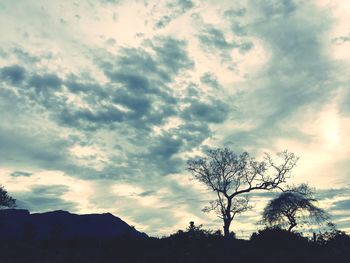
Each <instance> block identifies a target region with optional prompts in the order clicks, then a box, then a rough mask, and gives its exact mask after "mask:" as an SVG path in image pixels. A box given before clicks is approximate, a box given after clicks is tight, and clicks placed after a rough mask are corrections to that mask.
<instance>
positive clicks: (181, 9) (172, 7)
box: [155, 0, 194, 29]
mask: <svg viewBox="0 0 350 263" xmlns="http://www.w3.org/2000/svg"><path fill="white" fill-rule="evenodd" d="M166 6H167V8H168V12H167V14H166V15H163V16H162V17H161V18H160V19H159V20H158V21H157V22H156V24H155V28H156V29H160V28H163V27H166V26H167V25H168V24H169V23H170V22H171V21H172V20H174V19H176V18H178V17H179V16H181V15H183V14H185V13H186V12H188V11H189V10H191V9H192V8H193V7H194V4H193V2H192V1H191V0H177V1H169V2H168V3H167V5H166Z"/></svg>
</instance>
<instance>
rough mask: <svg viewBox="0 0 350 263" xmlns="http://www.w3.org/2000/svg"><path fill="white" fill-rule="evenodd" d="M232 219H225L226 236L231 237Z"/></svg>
mask: <svg viewBox="0 0 350 263" xmlns="http://www.w3.org/2000/svg"><path fill="white" fill-rule="evenodd" d="M231 221H232V220H230V219H225V220H224V236H225V237H229V236H230V225H231Z"/></svg>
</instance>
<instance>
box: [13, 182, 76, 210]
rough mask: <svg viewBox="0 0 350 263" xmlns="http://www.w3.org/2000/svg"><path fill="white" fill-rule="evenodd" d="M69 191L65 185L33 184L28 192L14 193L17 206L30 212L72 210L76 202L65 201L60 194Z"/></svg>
mask: <svg viewBox="0 0 350 263" xmlns="http://www.w3.org/2000/svg"><path fill="white" fill-rule="evenodd" d="M68 191H69V188H68V187H67V186H65V185H35V186H33V187H32V188H31V189H30V191H29V192H17V193H14V197H15V198H16V199H17V200H18V206H19V207H20V208H25V209H28V210H30V211H31V212H44V211H52V210H67V211H74V210H75V209H76V205H77V204H76V203H73V202H70V201H65V200H64V199H62V195H63V194H65V193H66V192H68Z"/></svg>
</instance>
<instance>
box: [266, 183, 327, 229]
mask: <svg viewBox="0 0 350 263" xmlns="http://www.w3.org/2000/svg"><path fill="white" fill-rule="evenodd" d="M313 195H314V193H313V191H312V190H311V189H310V187H309V186H308V185H306V184H301V185H300V186H298V187H294V188H292V189H290V190H288V191H286V192H283V193H281V194H280V195H279V196H278V197H276V198H274V199H272V200H271V201H270V202H269V203H268V204H267V206H266V207H265V209H264V211H263V222H265V223H267V224H269V225H277V226H279V227H282V226H285V225H288V231H289V232H290V231H292V229H293V228H294V227H296V226H297V225H298V221H300V220H301V219H304V220H306V221H308V222H309V223H312V222H315V223H322V222H325V221H327V220H328V219H329V216H328V215H327V213H326V212H325V211H324V210H323V209H321V208H319V207H317V206H316V205H315V204H314V203H315V202H316V199H315V198H314V197H313Z"/></svg>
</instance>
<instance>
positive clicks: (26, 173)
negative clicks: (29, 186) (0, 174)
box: [10, 171, 32, 177]
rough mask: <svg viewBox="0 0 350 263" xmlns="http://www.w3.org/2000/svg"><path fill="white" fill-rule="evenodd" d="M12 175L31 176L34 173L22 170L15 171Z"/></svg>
mask: <svg viewBox="0 0 350 263" xmlns="http://www.w3.org/2000/svg"><path fill="white" fill-rule="evenodd" d="M10 175H11V176H13V177H21V176H24V177H29V176H31V175H32V173H28V172H21V171H14V172H12V173H11V174H10Z"/></svg>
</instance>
